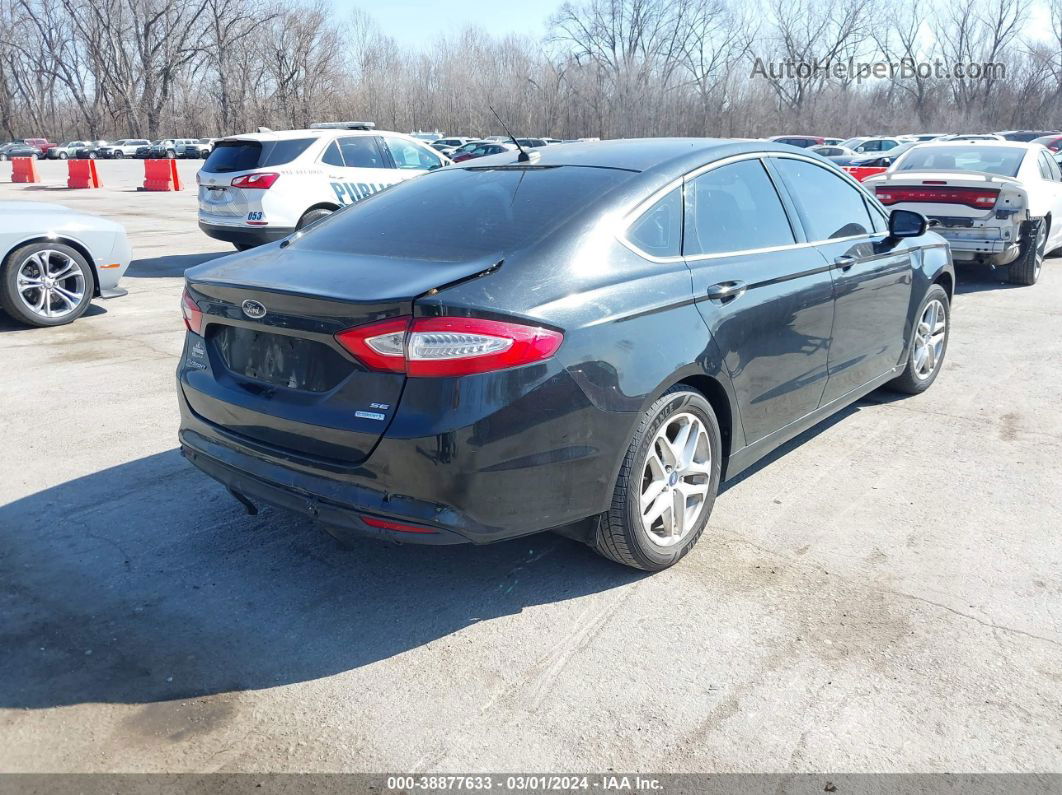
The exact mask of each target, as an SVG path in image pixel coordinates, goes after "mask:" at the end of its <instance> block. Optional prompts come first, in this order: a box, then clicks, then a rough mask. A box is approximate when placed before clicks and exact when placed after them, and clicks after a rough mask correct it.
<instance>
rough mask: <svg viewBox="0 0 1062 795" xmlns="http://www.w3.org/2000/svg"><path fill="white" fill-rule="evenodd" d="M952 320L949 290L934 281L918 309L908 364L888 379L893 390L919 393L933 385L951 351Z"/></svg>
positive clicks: (913, 393)
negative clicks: (900, 371)
mask: <svg viewBox="0 0 1062 795" xmlns="http://www.w3.org/2000/svg"><path fill="white" fill-rule="evenodd" d="M950 321H951V302H950V301H948V293H947V291H945V289H944V288H943V287H941V286H940V285H939V284H934V285H933V286H932V287H930V288H929V289H928V290H927V291H926V297H925V298H923V299H922V305H921V307H920V308H919V310H918V321H917V323H916V325H915V328H914V339H913V340H911V350H910V352H909V353H908V354H907V366H906V367H905V368H904V371H903V373H902V374H900V376H899V377H898V378H895V379H893V380H892V381H890V382H889V384H888V386H889V388H890V389H893V390H895V391H897V392H903V393H904V394H907V395H918V394H920V393H922V392H925V391H926V390H927V389H929V387H930V386H932V385H933V382H934V381H936V380H937V376H938V375H939V374H940V368H941V365H943V364H944V355H945V354H946V353H947V352H948V334H949V333H950V331H951V323H950Z"/></svg>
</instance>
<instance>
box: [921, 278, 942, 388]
mask: <svg viewBox="0 0 1062 795" xmlns="http://www.w3.org/2000/svg"><path fill="white" fill-rule="evenodd" d="M947 329H948V316H947V313H946V312H945V311H944V304H942V303H941V302H940V301H939V300H938V299H936V298H934V299H933V300H932V301H930V302H929V303H928V304H926V308H925V309H923V310H922V317H921V318H920V319H919V321H918V327H917V328H916V329H915V341H914V374H915V377H917V378H918V379H919V380H920V381H924V380H926V379H927V378H929V376H931V375H933V372H934V371H935V370H936V369H937V365H938V364H940V360H941V359H942V358H943V356H944V340H945V337H946V336H947V335H946V332H947Z"/></svg>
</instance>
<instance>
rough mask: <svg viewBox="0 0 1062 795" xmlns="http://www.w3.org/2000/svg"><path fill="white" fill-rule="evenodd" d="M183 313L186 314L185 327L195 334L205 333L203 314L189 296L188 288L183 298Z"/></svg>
mask: <svg viewBox="0 0 1062 795" xmlns="http://www.w3.org/2000/svg"><path fill="white" fill-rule="evenodd" d="M181 312H182V313H183V314H184V325H185V327H186V328H187V329H188V330H189V331H190V332H192V333H193V334H202V333H203V312H202V310H201V309H200V308H199V305H198V304H197V303H196V302H195V301H194V300H192V296H191V295H189V294H188V288H187V287H186V288H185V289H184V294H183V295H182V296H181Z"/></svg>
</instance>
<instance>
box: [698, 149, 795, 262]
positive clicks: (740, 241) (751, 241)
mask: <svg viewBox="0 0 1062 795" xmlns="http://www.w3.org/2000/svg"><path fill="white" fill-rule="evenodd" d="M685 214H686V229H685V240H684V243H683V253H684V254H685V255H687V256H695V255H698V254H719V253H722V252H728V251H734V252H737V251H746V250H750V249H758V248H771V247H773V246H784V245H789V244H791V243H794V242H796V239H795V238H794V237H793V230H792V229H791V228H790V226H789V219H788V218H787V216H786V214H785V209H784V208H783V207H782V202H781V200H780V199H779V198H778V193H777V192H776V191H775V189H774V185H773V184H772V183H771V180H770V178H769V177H768V176H767V172H766V170H765V169H764V167H763V164H762V163H760V161H759V160H743V161H741V162H738V163H732V164H731V165H728V166H722V167H720V168H716V169H712V170H711V171H708V172H705V173H704V174H701V175H700V176H699V177H697V178H696V179H694V180H693V181H692V182H690V183H689V185H688V186H687V188H686V213H685Z"/></svg>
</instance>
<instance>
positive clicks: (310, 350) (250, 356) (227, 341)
mask: <svg viewBox="0 0 1062 795" xmlns="http://www.w3.org/2000/svg"><path fill="white" fill-rule="evenodd" d="M212 326H213V328H212V330H211V331H210V333H209V336H208V339H209V341H210V342H211V343H212V345H213V347H214V350H215V351H216V352H217V354H218V356H219V357H220V358H221V361H222V362H223V363H224V365H225V367H226V369H228V370H229V372H231V373H232V374H234V375H236V376H242V377H244V378H249V379H252V380H254V381H257V382H262V383H265V384H269V385H270V386H279V387H285V388H287V389H295V390H302V391H305V392H328V391H330V390H332V389H334V388H335V387H337V386H338V385H339V384H340V382H341V381H343V379H344V378H346V377H347V376H349V375H350V374H351V372H353V370H354V369H355V368H354V366H353V365H352V364H351V363H350V362H349V361H348V360H347V359H345V358H344V357H343V356H342V355H341V354H340V353H338V352H337V351H336V350H334V349H333V348H331V347H329V346H328V345H326V344H325V343H322V342H317V341H316V340H310V339H306V338H304V337H295V336H291V335H288V334H272V333H270V332H267V331H258V330H256V329H250V328H243V327H239V326H228V325H223V324H212Z"/></svg>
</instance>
